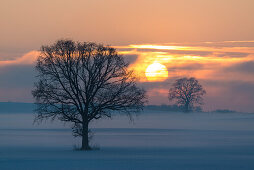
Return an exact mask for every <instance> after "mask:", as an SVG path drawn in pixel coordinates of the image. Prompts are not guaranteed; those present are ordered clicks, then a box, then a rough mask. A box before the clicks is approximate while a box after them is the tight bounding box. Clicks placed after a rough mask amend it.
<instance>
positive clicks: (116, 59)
mask: <svg viewBox="0 0 254 170" xmlns="http://www.w3.org/2000/svg"><path fill="white" fill-rule="evenodd" d="M127 67H128V63H126V62H125V61H124V59H123V57H122V56H119V55H118V54H117V52H116V50H115V49H114V48H111V47H105V46H103V45H99V44H95V43H86V42H82V43H81V42H77V43H75V42H73V41H71V40H59V41H57V42H56V43H55V44H54V45H50V46H42V48H41V55H40V56H39V57H38V60H37V65H36V69H37V71H38V79H39V80H38V82H36V83H35V89H34V90H33V92H32V94H33V96H34V98H35V99H36V104H37V109H36V112H37V117H36V120H37V121H38V120H42V119H44V118H46V119H47V118H52V119H53V120H54V119H59V120H61V121H64V122H72V129H73V133H74V135H75V136H81V137H82V147H81V149H82V150H89V149H91V148H90V146H89V123H90V122H91V121H92V120H94V119H100V118H103V117H111V116H112V113H113V112H117V113H119V112H124V113H127V114H128V115H129V116H131V114H132V113H135V112H138V111H140V110H142V109H143V106H144V103H145V102H146V97H145V91H144V90H143V89H141V88H139V87H137V85H136V78H135V76H134V75H133V71H130V70H128V69H127Z"/></svg>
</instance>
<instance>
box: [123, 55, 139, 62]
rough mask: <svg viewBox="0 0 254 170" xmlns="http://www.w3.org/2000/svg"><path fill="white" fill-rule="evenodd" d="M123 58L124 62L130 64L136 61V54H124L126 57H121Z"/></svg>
mask: <svg viewBox="0 0 254 170" xmlns="http://www.w3.org/2000/svg"><path fill="white" fill-rule="evenodd" d="M123 57H124V59H125V61H126V62H128V63H130V64H132V63H134V62H135V61H136V60H137V58H138V55H136V54H126V55H123Z"/></svg>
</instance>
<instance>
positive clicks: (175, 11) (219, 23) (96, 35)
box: [0, 0, 254, 112]
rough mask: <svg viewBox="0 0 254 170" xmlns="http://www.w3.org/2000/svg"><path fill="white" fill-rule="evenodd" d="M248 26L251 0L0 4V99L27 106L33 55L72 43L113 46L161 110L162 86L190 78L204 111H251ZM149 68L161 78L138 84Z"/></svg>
mask: <svg viewBox="0 0 254 170" xmlns="http://www.w3.org/2000/svg"><path fill="white" fill-rule="evenodd" d="M253 21H254V1H253V0H241V1H239V0H72V1H71V0H36V1H34V0H22V1H20V0H1V2H0V37H1V38H0V94H1V95H0V101H16V102H33V101H34V100H33V98H32V95H31V90H32V89H33V83H34V81H35V75H36V72H35V70H34V65H35V61H36V57H37V56H38V54H39V51H38V50H39V49H40V47H41V46H42V45H47V44H52V43H54V42H55V41H56V40H58V39H73V40H75V41H93V42H98V43H103V44H106V45H112V46H114V47H115V48H117V50H118V52H119V53H120V54H122V55H123V56H124V57H125V58H126V59H127V60H128V61H129V62H131V65H130V68H131V69H134V70H135V71H136V72H137V73H138V74H139V76H140V83H139V85H140V86H142V87H144V88H145V89H146V90H147V91H148V95H149V104H169V103H168V100H167V93H168V89H169V86H170V84H172V83H173V82H174V80H175V79H177V78H180V77H184V76H188V77H192V76H194V77H196V78H197V79H198V80H199V81H200V82H201V83H202V85H203V86H204V88H205V89H206V91H207V94H206V96H205V105H204V109H205V110H207V111H209V110H215V109H232V110H238V111H246V112H253V110H254V105H253V101H254V69H253V68H254V54H253V53H254V31H253V30H254V22H253ZM154 62H157V63H160V64H162V65H164V66H165V67H166V68H167V71H168V75H169V77H168V78H167V79H165V80H163V81H148V80H147V79H146V77H145V70H146V68H147V67H148V66H149V65H150V64H152V63H154Z"/></svg>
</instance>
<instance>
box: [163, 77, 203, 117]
mask: <svg viewBox="0 0 254 170" xmlns="http://www.w3.org/2000/svg"><path fill="white" fill-rule="evenodd" d="M204 94H206V91H205V90H204V89H203V87H202V85H201V84H200V83H199V82H198V80H197V79H195V78H194V77H191V78H186V77H185V78H181V79H177V80H176V81H175V82H174V83H173V85H172V87H171V88H170V89H169V93H168V99H169V101H175V102H176V104H177V105H179V106H181V107H183V108H184V111H185V112H190V111H192V110H193V109H194V107H195V106H196V105H202V104H203V95H204Z"/></svg>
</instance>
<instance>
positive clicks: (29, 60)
mask: <svg viewBox="0 0 254 170" xmlns="http://www.w3.org/2000/svg"><path fill="white" fill-rule="evenodd" d="M39 54H40V52H39V51H30V52H28V53H26V54H24V55H23V56H22V57H19V58H16V59H15V60H4V61H0V66H10V65H32V64H34V63H35V61H36V59H37V57H38V56H39Z"/></svg>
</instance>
